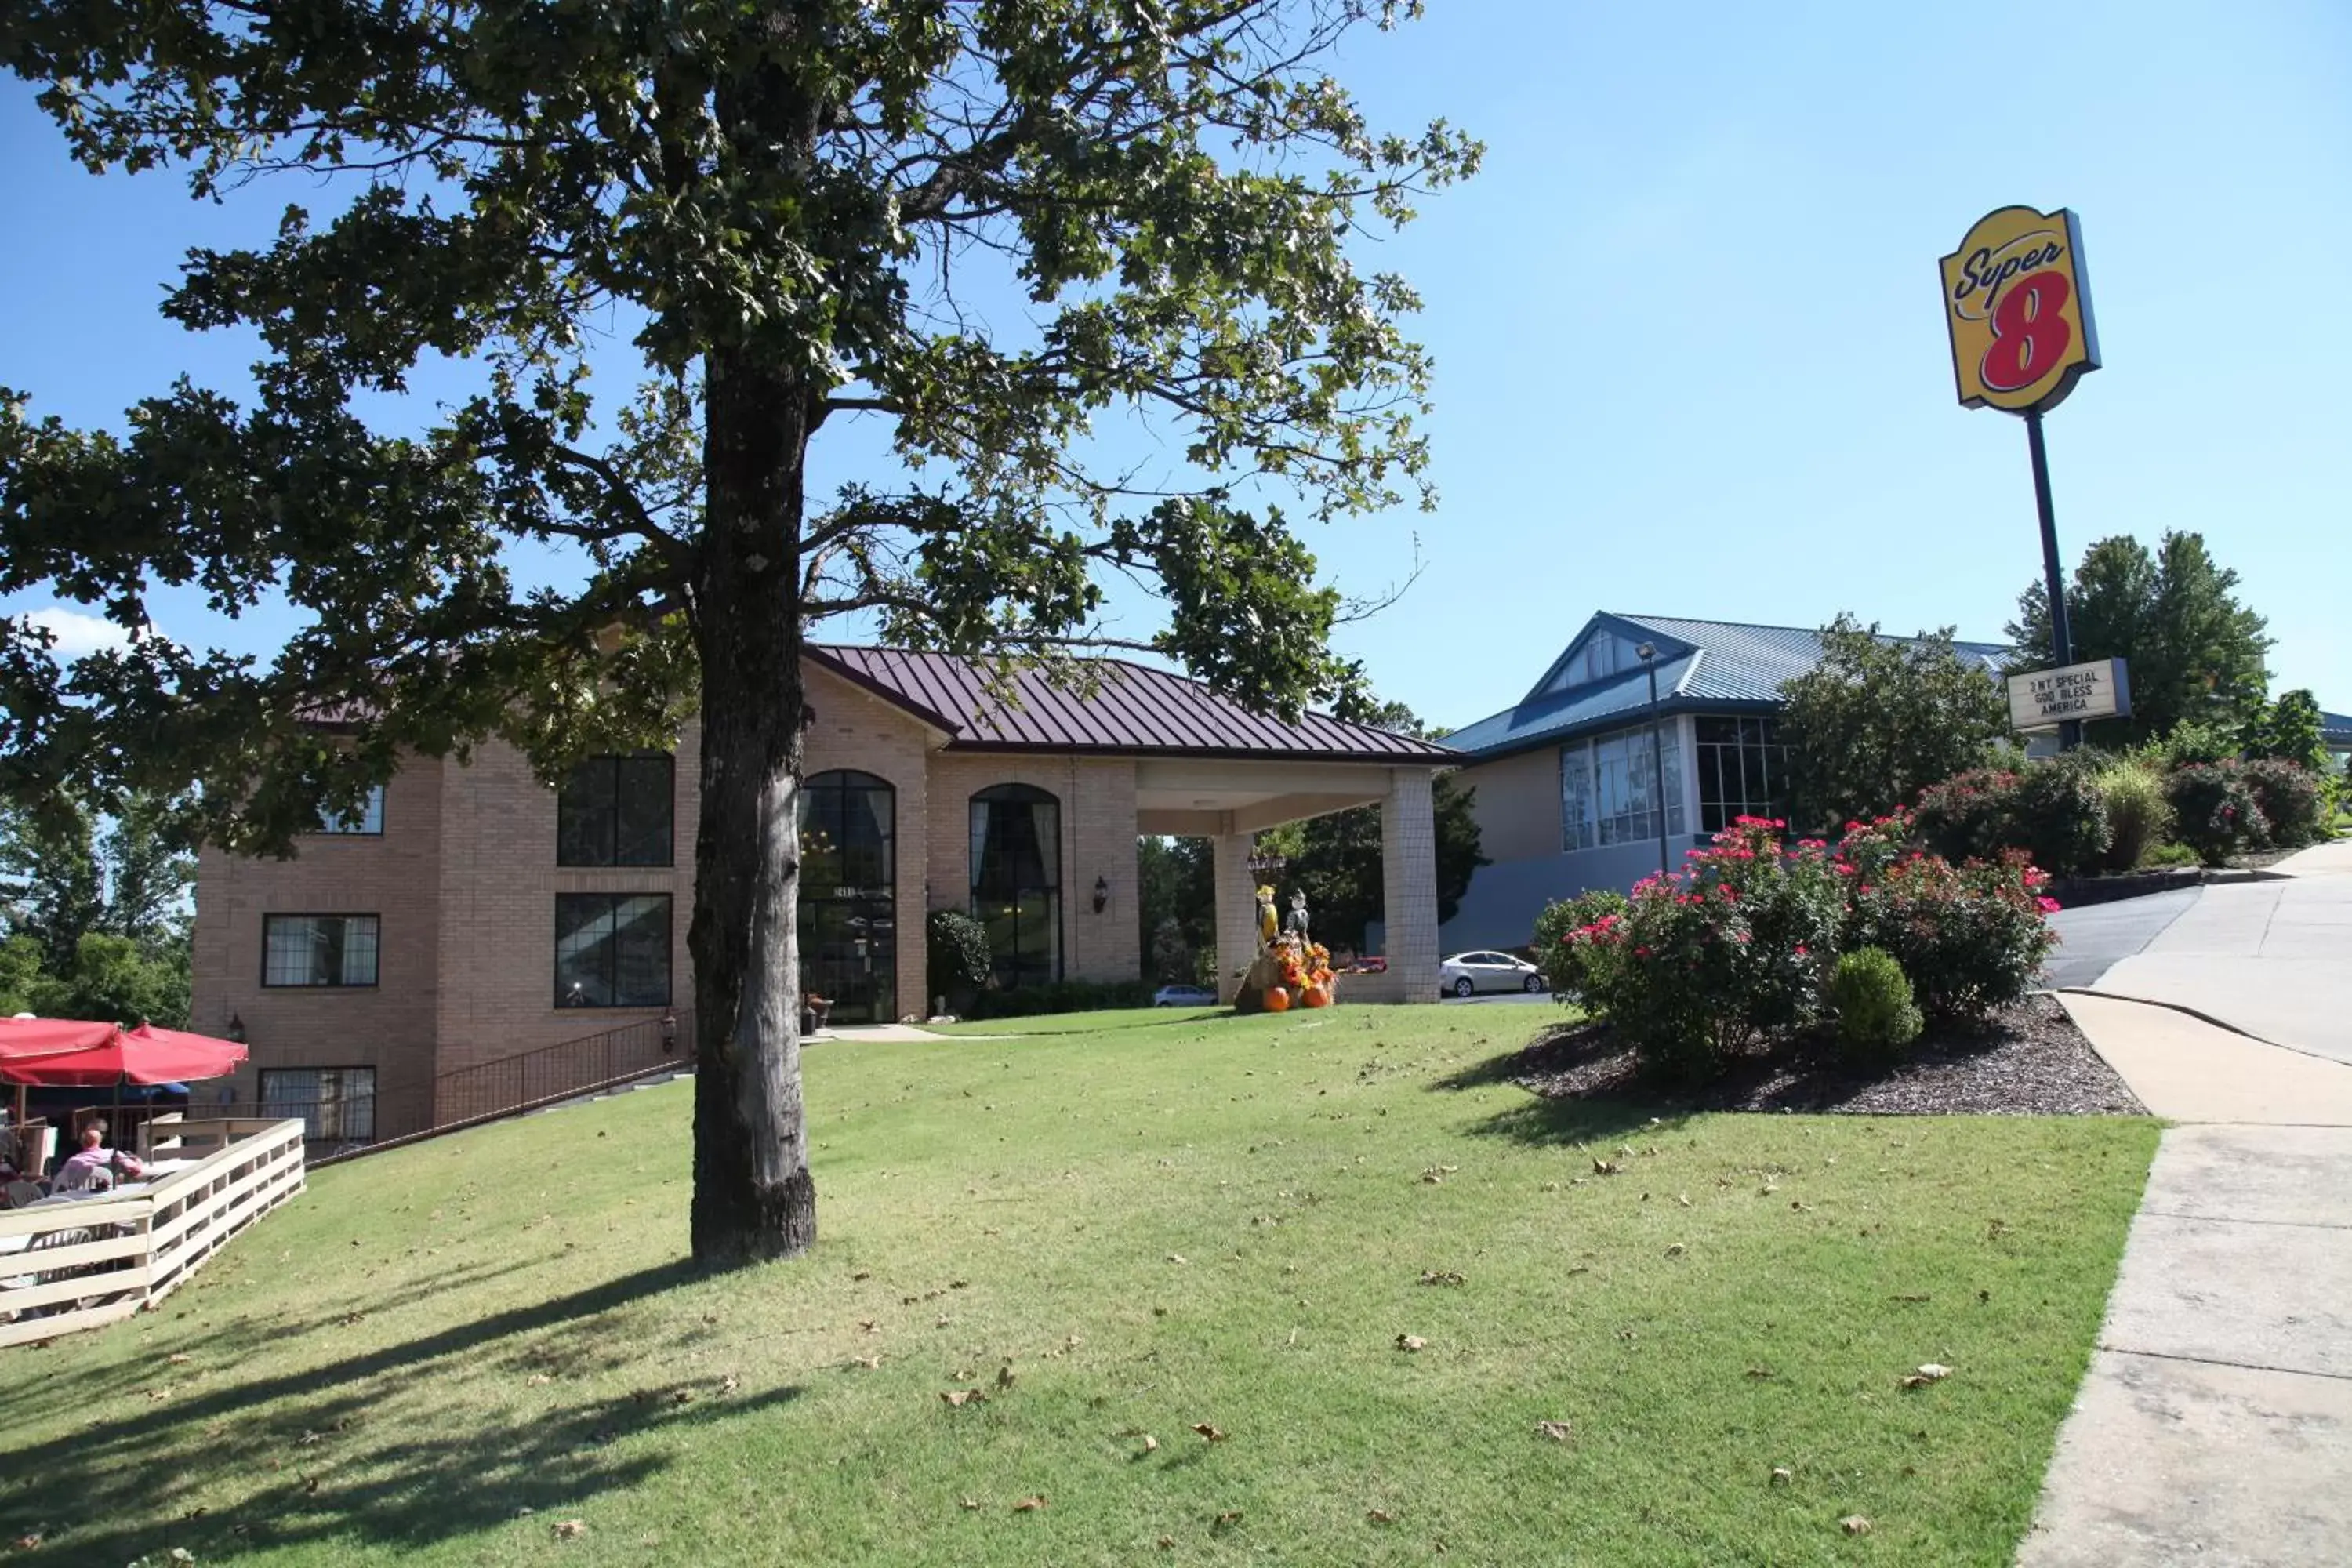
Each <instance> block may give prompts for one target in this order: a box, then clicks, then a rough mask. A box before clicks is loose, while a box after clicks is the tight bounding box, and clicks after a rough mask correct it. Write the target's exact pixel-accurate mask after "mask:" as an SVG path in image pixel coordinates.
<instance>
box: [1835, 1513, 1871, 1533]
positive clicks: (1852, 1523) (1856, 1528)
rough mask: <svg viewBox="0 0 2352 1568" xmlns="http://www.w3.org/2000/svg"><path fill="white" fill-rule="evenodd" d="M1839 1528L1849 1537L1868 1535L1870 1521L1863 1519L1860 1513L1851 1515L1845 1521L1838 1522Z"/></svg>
mask: <svg viewBox="0 0 2352 1568" xmlns="http://www.w3.org/2000/svg"><path fill="white" fill-rule="evenodd" d="M1838 1528H1839V1529H1840V1530H1843V1531H1845V1532H1846V1533H1847V1534H1848V1535H1868V1534H1869V1533H1870V1521H1868V1520H1866V1519H1864V1518H1863V1517H1862V1515H1860V1514H1858V1513H1850V1514H1847V1515H1846V1516H1845V1517H1844V1518H1843V1519H1842V1520H1839V1521H1838Z"/></svg>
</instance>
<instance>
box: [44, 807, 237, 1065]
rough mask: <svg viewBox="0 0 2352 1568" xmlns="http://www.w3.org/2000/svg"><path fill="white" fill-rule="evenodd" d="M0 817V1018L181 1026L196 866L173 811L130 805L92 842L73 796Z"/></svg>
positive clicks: (93, 825) (93, 827)
mask: <svg viewBox="0 0 2352 1568" xmlns="http://www.w3.org/2000/svg"><path fill="white" fill-rule="evenodd" d="M45 805H46V809H44V810H41V811H38V812H22V811H16V812H0V938H5V942H6V949H5V951H6V952H7V954H8V957H7V959H6V961H5V963H0V1015H5V1014H7V1013H17V1012H33V1013H38V1014H41V1015H43V1016H47V1017H55V1018H89V1019H100V1020H106V1021H110V1022H114V1023H127V1024H135V1023H137V1022H139V1021H140V1020H141V1019H142V1018H144V1019H147V1020H150V1021H152V1022H153V1023H157V1024H162V1025H165V1026H171V1027H182V1026H185V1025H186V1024H187V1022H188V984H189V981H188V923H189V913H190V911H189V908H188V892H189V889H190V887H191V886H192V885H193V884H194V880H195V858H194V857H193V856H191V855H189V854H187V853H186V851H185V850H184V848H183V847H181V844H180V841H179V839H178V837H177V835H176V831H175V826H174V825H175V821H176V816H175V813H174V810H173V807H172V806H171V805H170V804H169V803H166V802H164V801H163V800H160V799H158V798H155V797H152V796H149V795H131V796H130V797H128V798H127V799H126V800H125V801H124V802H123V809H122V812H121V816H119V817H117V818H116V819H115V820H113V821H112V822H110V823H108V824H106V825H105V827H104V831H103V832H102V833H101V832H100V824H99V821H98V818H97V816H96V814H95V813H94V812H92V811H91V810H90V809H89V806H88V805H87V804H86V803H85V802H84V801H82V800H81V799H79V797H77V796H74V795H64V796H60V797H57V798H54V799H52V800H50V801H48V802H47V803H45Z"/></svg>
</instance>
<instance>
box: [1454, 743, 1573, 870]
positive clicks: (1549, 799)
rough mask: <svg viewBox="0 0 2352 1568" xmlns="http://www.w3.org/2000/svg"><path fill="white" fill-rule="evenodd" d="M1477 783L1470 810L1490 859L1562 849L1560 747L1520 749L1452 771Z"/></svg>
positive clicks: (1530, 856)
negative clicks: (1496, 758)
mask: <svg viewBox="0 0 2352 1568" xmlns="http://www.w3.org/2000/svg"><path fill="white" fill-rule="evenodd" d="M1454 777H1455V779H1456V780H1457V781H1458V782H1459V783H1462V784H1470V785H1474V786H1475V787H1476V789H1477V791H1478V795H1477V798H1476V799H1475V801H1474V802H1473V803H1472V804H1471V808H1470V815H1471V816H1473V817H1474V818H1475V819H1476V821H1477V824H1478V849H1479V852H1480V853H1481V854H1483V855H1485V856H1486V858H1487V859H1489V860H1495V861H1505V860H1531V859H1534V858H1537V857H1538V856H1549V855H1557V854H1559V852H1560V819H1559V748H1558V747H1557V746H1544V747H1540V748H1538V750H1536V751H1532V752H1520V753H1519V754H1518V755H1517V756H1513V757H1504V758H1501V759H1500V760H1498V761H1496V762H1491V763H1479V764H1478V765H1477V766H1475V767H1468V768H1464V769H1462V770H1461V771H1460V772H1459V773H1456V774H1455V775H1454Z"/></svg>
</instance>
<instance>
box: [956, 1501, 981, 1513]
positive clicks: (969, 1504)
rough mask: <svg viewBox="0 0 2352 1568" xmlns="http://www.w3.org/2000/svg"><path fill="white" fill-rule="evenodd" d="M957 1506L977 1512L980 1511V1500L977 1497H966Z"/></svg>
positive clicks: (969, 1511) (966, 1510) (970, 1511)
mask: <svg viewBox="0 0 2352 1568" xmlns="http://www.w3.org/2000/svg"><path fill="white" fill-rule="evenodd" d="M957 1506H959V1507H961V1509H962V1510H964V1511H965V1512H967V1513H977V1512H979V1511H980V1500H979V1499H978V1498H976V1497H968V1498H964V1499H962V1500H961V1501H960V1502H959V1503H958V1505H957Z"/></svg>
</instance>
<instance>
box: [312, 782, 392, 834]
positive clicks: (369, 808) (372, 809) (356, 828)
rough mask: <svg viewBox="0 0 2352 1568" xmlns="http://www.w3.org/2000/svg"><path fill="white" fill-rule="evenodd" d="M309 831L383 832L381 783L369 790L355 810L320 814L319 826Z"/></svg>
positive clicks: (339, 832)
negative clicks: (335, 814) (329, 814)
mask: <svg viewBox="0 0 2352 1568" xmlns="http://www.w3.org/2000/svg"><path fill="white" fill-rule="evenodd" d="M310 831H311V832H313V833H334V834H344V833H366V834H376V835H381V834H382V833H383V785H382V784H377V785H376V786H375V787H374V788H373V789H371V790H369V791H368V793H367V799H366V800H365V801H364V802H362V804H361V805H360V808H359V809H358V810H357V811H354V812H352V813H350V814H349V815H347V816H321V817H320V819H319V826H316V827H314V828H312V829H311V830H310Z"/></svg>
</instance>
